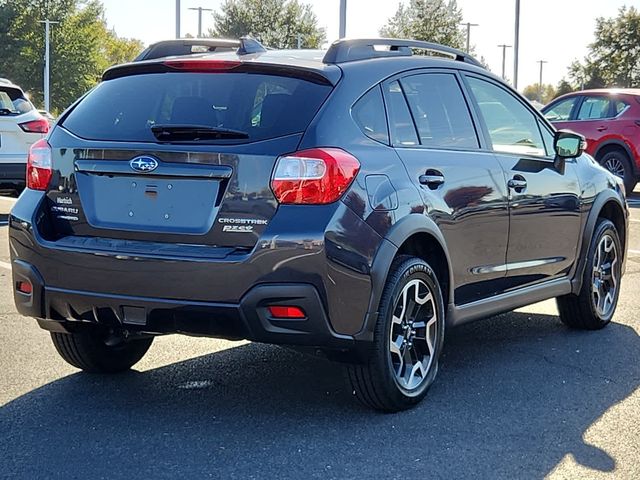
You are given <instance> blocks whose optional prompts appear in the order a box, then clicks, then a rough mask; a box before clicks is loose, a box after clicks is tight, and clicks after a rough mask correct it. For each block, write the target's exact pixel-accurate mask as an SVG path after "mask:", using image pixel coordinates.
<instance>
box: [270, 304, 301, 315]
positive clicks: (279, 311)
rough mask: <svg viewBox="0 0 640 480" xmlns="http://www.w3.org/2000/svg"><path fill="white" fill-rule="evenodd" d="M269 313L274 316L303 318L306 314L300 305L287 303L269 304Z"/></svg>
mask: <svg viewBox="0 0 640 480" xmlns="http://www.w3.org/2000/svg"><path fill="white" fill-rule="evenodd" d="M267 308H268V310H269V314H271V316H272V317H274V318H305V317H306V316H307V314H306V313H304V310H302V309H301V308H300V307H291V306H288V305H271V306H270V307H267Z"/></svg>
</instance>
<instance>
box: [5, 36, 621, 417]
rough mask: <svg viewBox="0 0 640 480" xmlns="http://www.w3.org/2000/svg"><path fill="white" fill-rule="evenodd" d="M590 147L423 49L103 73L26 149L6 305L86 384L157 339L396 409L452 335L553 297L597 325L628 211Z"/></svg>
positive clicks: (458, 58) (612, 284) (168, 64)
mask: <svg viewBox="0 0 640 480" xmlns="http://www.w3.org/2000/svg"><path fill="white" fill-rule="evenodd" d="M243 42H244V40H243ZM244 47H246V48H244ZM415 49H420V50H423V51H425V52H431V53H435V55H412V52H413V50H415ZM583 148H584V139H583V137H581V136H580V135H578V134H575V133H571V132H563V131H560V132H556V131H555V130H554V128H553V127H552V126H551V125H550V124H549V123H548V122H547V121H546V120H545V119H544V117H543V116H542V115H540V114H539V113H538V112H537V111H536V110H535V109H534V108H533V107H532V106H531V105H530V104H529V103H528V102H527V101H526V100H524V99H523V98H522V97H521V96H520V95H518V94H517V93H516V92H515V91H513V90H512V89H511V88H510V87H509V86H508V85H506V84H505V83H504V82H502V81H501V80H499V79H498V78H497V77H495V76H494V75H491V74H490V73H488V72H487V71H486V70H485V69H483V68H482V67H481V66H480V65H479V64H478V62H477V61H475V60H474V59H473V58H471V57H469V56H467V55H466V54H464V53H462V52H460V51H457V50H452V49H450V48H447V47H443V46H440V45H434V44H429V43H425V42H415V41H406V40H386V39H376V40H343V41H338V42H336V43H334V44H333V45H332V46H331V47H330V49H329V50H328V51H327V52H318V51H274V50H269V51H266V50H264V49H263V48H261V47H259V46H256V45H249V46H246V45H245V46H243V47H241V48H240V49H239V50H238V52H237V53H236V52H233V53H220V54H211V55H203V56H196V57H193V56H190V57H173V58H168V59H160V60H153V61H149V62H139V63H133V64H127V65H122V66H117V67H114V68H111V69H110V70H108V71H107V72H106V73H105V74H104V77H103V81H102V82H101V83H100V85H99V86H98V87H97V88H95V89H93V90H92V91H91V92H89V93H88V94H87V95H86V96H85V97H83V98H81V99H80V100H79V101H78V102H77V103H76V104H74V105H73V106H71V107H70V108H69V109H68V111H67V112H66V113H65V114H63V115H62V116H61V118H60V119H59V121H58V123H57V124H56V126H55V127H54V128H53V130H52V132H51V133H50V134H49V136H48V137H47V138H46V140H45V139H43V140H41V141H39V142H38V143H37V144H35V145H34V146H33V148H32V149H31V153H30V156H29V162H28V172H27V181H28V188H27V189H26V190H25V192H24V193H23V194H22V196H21V197H20V199H19V200H18V202H17V204H16V205H15V207H14V208H13V211H12V213H11V216H10V246H11V258H12V266H13V285H14V290H15V302H16V305H17V308H18V310H19V311H20V312H21V313H22V314H24V315H27V316H31V317H35V318H36V319H37V321H38V323H39V325H40V326H41V327H42V328H44V329H46V330H49V331H50V332H51V338H52V339H53V343H54V345H55V347H56V348H57V350H58V352H59V353H60V355H61V356H62V357H63V358H64V359H65V360H66V361H67V362H69V363H70V364H71V365H74V366H76V367H78V368H81V369H83V370H85V371H88V372H117V371H121V370H125V369H128V368H130V367H131V366H132V365H134V364H135V363H136V362H137V361H138V360H140V359H141V357H142V356H143V355H144V354H145V352H146V351H147V349H148V348H149V346H150V345H151V342H152V340H153V338H154V336H156V335H163V334H169V333H182V334H189V335H204V336H212V337H221V338H228V339H249V340H253V341H257V342H266V343H273V344H280V345H288V346H293V347H296V348H300V349H303V350H304V349H308V350H310V351H312V352H321V353H324V354H326V356H327V357H329V358H330V359H335V360H338V361H343V362H346V363H347V369H348V372H349V378H350V381H351V385H352V389H353V391H354V392H355V395H356V396H357V397H358V398H359V399H360V400H362V402H363V403H365V404H366V405H368V406H371V407H373V408H376V409H380V410H384V411H396V410H401V409H404V408H407V407H410V406H411V405H413V404H415V403H417V402H418V401H419V400H420V399H421V398H423V397H424V395H425V394H426V392H427V389H428V388H429V386H430V385H431V384H432V382H433V380H434V377H435V376H436V373H437V371H438V357H439V356H440V353H441V351H442V346H443V339H444V335H445V329H446V328H449V327H452V326H455V325H459V324H462V323H464V322H468V321H470V320H474V319H477V318H481V317H486V316H488V315H492V314H497V313H500V312H505V311H509V310H512V309H514V308H517V307H522V306H524V305H527V304H531V303H534V302H538V301H541V300H545V299H549V298H557V303H558V307H559V311H560V318H561V319H562V321H563V322H564V323H566V324H567V325H568V326H570V327H574V328H583V329H599V328H602V327H604V326H605V325H607V323H609V321H610V320H611V317H612V316H613V314H614V311H615V308H616V303H617V301H618V295H619V292H620V281H621V276H622V274H623V271H624V261H625V246H626V235H627V217H628V210H627V206H626V202H625V196H624V187H623V186H622V183H621V180H620V179H619V178H618V177H616V176H614V175H612V174H611V173H610V172H608V171H607V170H605V169H604V168H602V167H601V166H600V165H598V164H597V163H596V162H595V161H594V160H593V159H592V158H591V157H590V156H588V155H586V154H583Z"/></svg>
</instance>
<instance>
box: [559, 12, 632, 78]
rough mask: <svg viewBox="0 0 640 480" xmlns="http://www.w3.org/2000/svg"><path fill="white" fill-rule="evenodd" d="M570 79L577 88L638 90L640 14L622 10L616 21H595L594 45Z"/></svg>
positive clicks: (574, 68)
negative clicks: (627, 88)
mask: <svg viewBox="0 0 640 480" xmlns="http://www.w3.org/2000/svg"><path fill="white" fill-rule="evenodd" d="M569 77H570V78H571V79H572V80H573V82H574V83H575V84H576V85H578V86H580V88H599V87H640V11H638V10H637V9H636V8H634V7H630V8H627V7H622V8H621V9H620V10H619V12H618V16H617V17H613V18H604V17H600V18H598V19H597V20H596V30H595V41H594V42H593V43H592V44H591V45H589V52H588V54H587V56H586V57H585V59H584V61H583V62H578V61H576V62H574V63H573V64H572V65H571V66H570V67H569Z"/></svg>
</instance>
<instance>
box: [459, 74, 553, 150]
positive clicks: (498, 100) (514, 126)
mask: <svg viewBox="0 0 640 480" xmlns="http://www.w3.org/2000/svg"><path fill="white" fill-rule="evenodd" d="M468 79H469V85H470V86H471V91H472V92H473V95H474V97H475V99H476V102H477V103H478V107H479V108H480V113H481V114H482V117H483V118H484V122H485V124H486V126H487V129H488V130H489V136H490V137H491V143H492V144H493V150H494V151H496V152H505V153H515V154H519V155H534V156H545V155H546V150H545V145H544V143H543V141H542V136H541V135H540V129H539V128H538V122H537V120H536V118H535V116H534V115H533V113H532V112H531V111H529V110H528V109H527V108H526V107H525V106H524V105H523V104H522V103H521V102H520V101H519V100H518V99H517V98H516V97H514V96H513V95H511V94H510V93H508V92H507V91H506V90H504V89H502V88H500V87H498V86H496V85H494V84H493V83H490V82H487V81H484V80H480V79H478V78H474V77H468Z"/></svg>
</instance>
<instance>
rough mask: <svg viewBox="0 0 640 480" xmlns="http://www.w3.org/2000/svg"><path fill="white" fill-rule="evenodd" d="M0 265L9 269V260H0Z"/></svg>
mask: <svg viewBox="0 0 640 480" xmlns="http://www.w3.org/2000/svg"><path fill="white" fill-rule="evenodd" d="M0 267H2V268H6V269H7V270H11V264H10V263H9V262H0Z"/></svg>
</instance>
